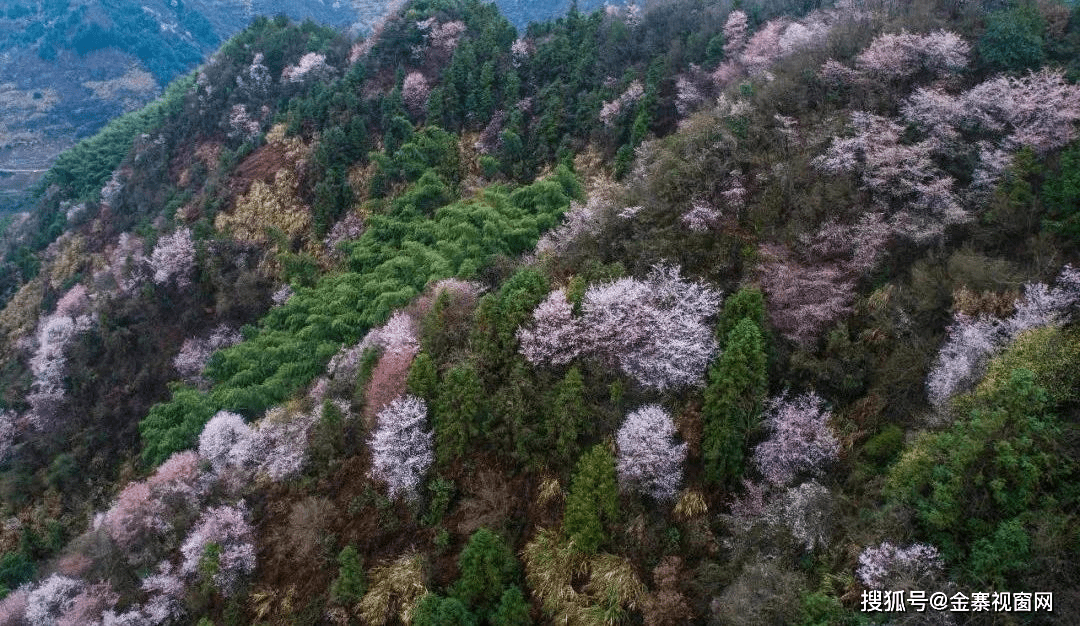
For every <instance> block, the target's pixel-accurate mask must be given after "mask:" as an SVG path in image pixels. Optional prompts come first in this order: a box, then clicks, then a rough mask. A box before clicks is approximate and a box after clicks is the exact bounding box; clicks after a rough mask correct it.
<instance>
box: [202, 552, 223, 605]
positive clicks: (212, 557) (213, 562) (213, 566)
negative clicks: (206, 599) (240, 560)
mask: <svg viewBox="0 0 1080 626" xmlns="http://www.w3.org/2000/svg"><path fill="white" fill-rule="evenodd" d="M197 571H198V573H199V582H200V585H201V591H202V593H203V594H209V593H210V592H211V591H212V590H213V588H214V587H213V585H214V576H217V574H218V572H219V571H221V544H220V543H217V542H211V543H208V544H206V547H205V548H203V553H202V555H201V556H200V557H199V565H198V570H197Z"/></svg>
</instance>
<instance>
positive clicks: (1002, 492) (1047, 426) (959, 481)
mask: <svg viewBox="0 0 1080 626" xmlns="http://www.w3.org/2000/svg"><path fill="white" fill-rule="evenodd" d="M975 404H976V408H975V409H974V410H973V411H972V412H971V415H970V417H969V418H966V419H960V420H958V421H957V422H956V423H955V424H953V425H952V427H951V428H949V429H948V430H945V431H943V432H939V433H931V434H926V435H923V436H922V437H921V438H920V439H919V440H918V441H917V442H916V443H915V445H914V446H912V448H911V449H909V450H908V451H906V452H905V453H904V455H903V457H901V459H900V460H899V461H898V462H897V463H896V464H895V465H893V467H892V470H891V472H890V474H889V478H888V481H887V484H886V494H887V495H888V496H889V497H890V499H892V500H893V501H896V502H900V503H903V504H906V505H908V506H910V507H911V508H912V509H913V510H914V512H915V516H916V519H917V520H918V522H919V524H920V526H921V528H922V530H923V531H924V533H925V534H926V535H927V536H928V537H929V538H930V539H931V541H933V542H934V544H935V545H938V546H939V547H940V548H941V549H942V551H943V552H944V553H945V555H946V557H948V558H950V559H952V560H953V561H954V562H958V563H960V564H961V565H962V568H963V570H964V573H965V577H966V578H968V579H970V580H972V581H974V582H979V583H999V582H1000V581H1001V580H1002V579H1003V578H1004V577H1005V574H1006V572H1014V571H1015V570H1016V569H1017V566H1018V564H1021V563H1024V562H1025V561H1024V559H1023V557H1024V555H1025V554H1026V550H1027V548H1025V546H1027V545H1029V543H1028V540H1027V539H1025V538H1024V537H1025V536H1026V535H1025V534H1024V531H1023V526H1024V525H1025V523H1026V522H1025V520H1028V522H1030V521H1033V520H1035V519H1038V517H1039V516H1040V515H1042V514H1043V513H1041V510H1042V509H1044V508H1046V507H1052V506H1053V505H1054V498H1053V497H1052V496H1051V495H1050V494H1052V493H1053V491H1054V487H1055V483H1056V482H1057V481H1058V480H1060V479H1061V478H1062V477H1063V476H1064V475H1065V474H1064V473H1065V472H1067V471H1068V470H1069V466H1070V465H1071V464H1070V463H1067V462H1066V463H1062V459H1060V458H1059V457H1058V455H1057V453H1056V451H1055V450H1056V445H1057V444H1056V439H1057V437H1058V436H1059V432H1060V426H1059V425H1058V422H1057V420H1056V419H1055V418H1054V417H1053V416H1052V415H1050V414H1049V413H1048V409H1049V399H1048V397H1047V394H1046V392H1045V390H1043V389H1042V388H1040V387H1039V386H1037V385H1036V384H1035V380H1034V375H1033V374H1032V373H1031V372H1030V371H1027V370H1023V369H1018V370H1014V371H1013V372H1012V375H1011V377H1010V379H1009V381H1008V383H1007V384H1006V385H1004V386H1002V387H1000V388H997V389H993V390H990V391H987V392H985V393H982V394H981V395H980V396H979V397H977V399H976V402H975Z"/></svg>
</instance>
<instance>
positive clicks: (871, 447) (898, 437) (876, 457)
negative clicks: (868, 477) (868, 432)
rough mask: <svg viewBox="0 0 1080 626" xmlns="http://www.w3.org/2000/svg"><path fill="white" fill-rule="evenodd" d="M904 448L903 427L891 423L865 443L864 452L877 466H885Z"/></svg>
mask: <svg viewBox="0 0 1080 626" xmlns="http://www.w3.org/2000/svg"><path fill="white" fill-rule="evenodd" d="M903 449H904V431H903V429H902V428H900V427H899V426H897V425H896V424H889V425H888V426H886V427H885V428H884V429H882V431H881V432H879V433H878V434H876V435H874V436H873V437H871V438H870V439H869V440H867V442H866V443H864V444H863V447H862V454H863V456H865V457H866V459H867V460H868V461H870V462H871V463H873V464H874V465H876V466H877V467H885V466H886V465H888V464H889V463H892V462H893V460H895V459H896V457H897V456H898V455H899V454H900V452H901V451H902V450H903Z"/></svg>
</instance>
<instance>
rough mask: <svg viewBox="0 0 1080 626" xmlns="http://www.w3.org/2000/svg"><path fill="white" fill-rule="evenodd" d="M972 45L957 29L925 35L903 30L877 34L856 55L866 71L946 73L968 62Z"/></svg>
mask: <svg viewBox="0 0 1080 626" xmlns="http://www.w3.org/2000/svg"><path fill="white" fill-rule="evenodd" d="M970 51H971V46H969V45H968V44H967V42H965V41H964V40H963V38H961V37H960V36H959V35H957V34H956V33H952V32H949V31H944V30H940V31H937V32H934V33H928V34H926V35H917V34H914V33H908V32H906V31H902V32H900V33H885V34H882V35H878V37H877V38H875V39H874V40H873V41H872V42H870V45H869V46H867V47H866V49H865V50H863V51H862V52H860V53H859V55H858V56H856V57H855V67H856V68H857V69H859V70H860V71H861V72H863V73H864V75H867V76H872V77H875V78H879V79H882V80H897V79H902V78H908V77H910V76H914V75H915V74H918V73H920V72H927V73H930V74H933V75H938V76H940V75H944V74H947V73H949V72H955V71H957V70H960V69H963V68H964V67H966V66H967V62H968V54H969V52H970Z"/></svg>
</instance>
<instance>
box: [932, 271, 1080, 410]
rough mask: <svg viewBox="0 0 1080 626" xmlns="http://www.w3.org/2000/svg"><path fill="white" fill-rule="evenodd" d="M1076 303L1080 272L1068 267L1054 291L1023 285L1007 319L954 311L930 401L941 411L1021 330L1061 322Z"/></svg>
mask: <svg viewBox="0 0 1080 626" xmlns="http://www.w3.org/2000/svg"><path fill="white" fill-rule="evenodd" d="M1078 301H1080V271H1077V270H1075V269H1073V268H1072V267H1070V266H1068V265H1066V266H1065V267H1064V268H1063V269H1062V271H1061V274H1060V275H1059V276H1058V279H1057V286H1055V287H1050V286H1048V285H1046V284H1044V283H1035V284H1028V285H1025V286H1024V297H1023V298H1021V299H1019V300H1017V302H1016V310H1015V312H1014V313H1013V314H1012V316H1010V317H1009V318H1007V319H1000V318H996V317H992V316H990V315H986V314H984V315H981V316H979V317H976V318H973V317H970V316H967V315H964V314H962V313H957V314H956V315H955V316H954V318H953V323H952V325H950V326H949V331H948V333H949V336H948V338H947V339H946V340H945V345H943V346H942V347H941V350H940V352H938V357H937V360H936V361H935V363H934V367H933V368H932V369H931V370H930V374H929V376H927V379H926V394H927V397H928V398H929V399H930V402H931V403H932V404H933V405H934V406H936V407H939V408H941V407H943V406H945V404H946V403H947V402H948V401H949V399H950V398H952V397H953V396H955V395H956V394H958V393H962V392H964V391H967V390H968V389H971V388H972V387H974V386H975V384H976V383H978V382H979V379H981V378H982V375H983V373H984V371H985V368H986V365H987V363H988V362H989V360H990V358H991V357H992V356H993V355H994V353H996V352H998V351H999V350H1001V349H1002V348H1004V347H1005V346H1007V345H1008V344H1009V343H1011V342H1012V341H1013V340H1014V339H1016V337H1018V336H1019V335H1020V333H1022V332H1024V331H1025V330H1029V329H1032V328H1039V327H1042V326H1047V325H1050V324H1057V323H1061V322H1063V321H1065V320H1066V319H1067V318H1068V316H1069V314H1070V312H1071V309H1072V308H1073V307H1074V306H1075V305H1076V303H1077V302H1078Z"/></svg>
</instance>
